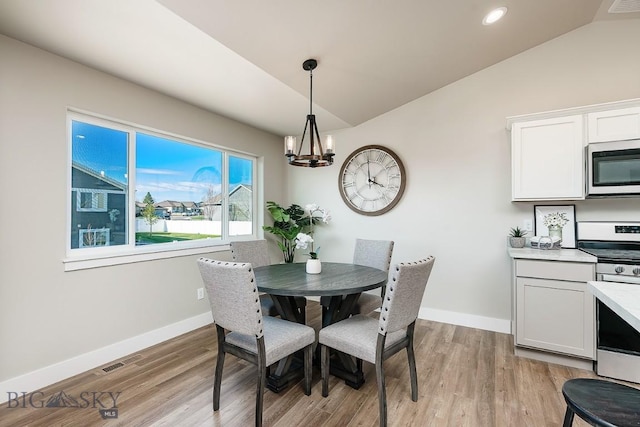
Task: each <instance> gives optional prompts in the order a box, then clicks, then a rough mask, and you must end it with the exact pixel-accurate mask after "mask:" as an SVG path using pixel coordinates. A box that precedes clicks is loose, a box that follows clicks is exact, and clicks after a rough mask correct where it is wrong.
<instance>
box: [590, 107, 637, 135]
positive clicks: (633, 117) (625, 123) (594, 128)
mask: <svg viewBox="0 0 640 427" xmlns="http://www.w3.org/2000/svg"><path fill="white" fill-rule="evenodd" d="M587 124H588V140H589V142H590V143H592V142H606V141H622V140H627V139H638V138H640V107H633V108H623V109H618V110H608V111H598V112H594V113H589V114H588V115H587Z"/></svg>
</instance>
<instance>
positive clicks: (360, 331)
mask: <svg viewBox="0 0 640 427" xmlns="http://www.w3.org/2000/svg"><path fill="white" fill-rule="evenodd" d="M434 261H435V258H434V257H429V258H427V259H424V260H420V261H417V262H411V263H401V264H398V265H396V267H395V269H394V271H393V273H392V279H391V282H390V283H388V285H387V290H386V293H385V296H384V298H383V304H382V309H381V312H380V318H379V319H375V318H373V317H370V316H365V315H362V314H358V315H355V316H351V317H349V318H347V319H344V320H342V321H340V322H337V323H334V324H332V325H329V326H327V327H325V328H322V329H321V330H320V333H319V335H318V342H319V344H320V355H321V356H320V358H321V371H322V396H324V397H327V396H328V395H329V363H330V362H329V349H330V348H332V349H335V350H338V351H341V352H343V353H346V354H348V355H351V356H353V357H356V358H358V359H362V360H365V361H367V362H369V363H373V364H375V367H376V380H377V385H378V405H379V413H380V425H381V426H386V425H387V397H386V389H385V382H384V365H383V362H384V361H385V360H386V359H388V358H389V357H390V356H392V355H394V354H395V353H397V352H398V351H400V350H402V349H406V350H407V357H408V359H409V376H410V378H411V400H413V401H414V402H416V401H417V400H418V376H417V373H416V360H415V354H414V351H413V331H414V328H415V323H416V319H417V318H418V311H419V309H420V303H421V301H422V296H423V294H424V290H425V287H426V285H427V281H428V280H429V276H430V275H431V270H432V269H433V263H434Z"/></svg>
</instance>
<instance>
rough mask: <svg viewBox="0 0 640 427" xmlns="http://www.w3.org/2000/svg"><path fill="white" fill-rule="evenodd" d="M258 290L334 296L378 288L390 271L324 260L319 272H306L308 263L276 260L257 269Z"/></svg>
mask: <svg viewBox="0 0 640 427" xmlns="http://www.w3.org/2000/svg"><path fill="white" fill-rule="evenodd" d="M254 273H255V277H256V282H257V284H258V290H259V291H260V292H266V293H268V294H271V295H282V296H334V295H349V294H358V293H361V292H364V291H368V290H371V289H375V288H379V287H380V286H382V285H384V283H385V282H386V281H387V277H388V273H387V272H386V271H384V270H378V269H377V268H372V267H366V266H364V265H356V264H343V263H336V262H323V263H322V272H321V273H320V274H307V272H306V270H305V263H291V264H273V265H267V266H264V267H257V268H255V269H254Z"/></svg>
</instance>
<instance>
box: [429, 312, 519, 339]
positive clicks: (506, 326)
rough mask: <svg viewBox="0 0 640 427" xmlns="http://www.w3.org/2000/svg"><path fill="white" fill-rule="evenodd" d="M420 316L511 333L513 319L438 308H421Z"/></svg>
mask: <svg viewBox="0 0 640 427" xmlns="http://www.w3.org/2000/svg"><path fill="white" fill-rule="evenodd" d="M418 318H420V319H425V320H433V321H434V322H441V323H449V324H451V325H458V326H467V327H469V328H476V329H483V330H485V331H492V332H500V333H503V334H510V333H511V320H509V319H496V318H494V317H484V316H477V315H475V314H467V313H457V312H455V311H446V310H438V309H436V308H425V307H422V308H420V312H419V313H418Z"/></svg>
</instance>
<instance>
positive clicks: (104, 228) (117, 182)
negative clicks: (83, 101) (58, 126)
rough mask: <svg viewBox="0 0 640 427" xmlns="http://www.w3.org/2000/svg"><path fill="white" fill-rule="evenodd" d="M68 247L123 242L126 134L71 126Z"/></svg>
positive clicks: (108, 244)
mask: <svg viewBox="0 0 640 427" xmlns="http://www.w3.org/2000/svg"><path fill="white" fill-rule="evenodd" d="M71 136H72V141H71V161H72V162H71V163H72V167H71V248H72V249H73V248H79V247H83V248H84V247H94V246H113V245H124V244H126V243H127V232H126V219H127V150H128V142H129V134H128V133H127V132H123V131H119V130H115V129H109V128H105V127H101V126H97V125H94V124H89V123H83V122H79V121H72V124H71Z"/></svg>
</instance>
